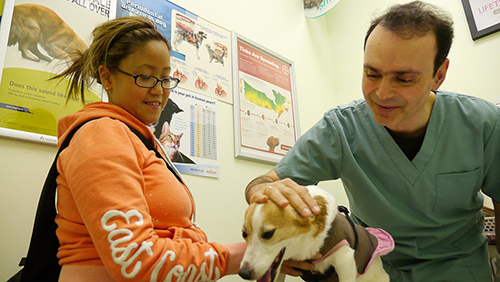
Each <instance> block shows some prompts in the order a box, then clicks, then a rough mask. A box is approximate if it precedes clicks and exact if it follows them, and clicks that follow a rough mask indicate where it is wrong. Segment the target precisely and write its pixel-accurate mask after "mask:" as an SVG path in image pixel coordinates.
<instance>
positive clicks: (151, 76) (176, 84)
mask: <svg viewBox="0 0 500 282" xmlns="http://www.w3.org/2000/svg"><path fill="white" fill-rule="evenodd" d="M112 69H115V70H117V71H119V72H121V73H123V74H125V75H128V76H131V77H133V78H134V82H135V85H137V86H139V87H142V88H154V87H155V86H156V85H157V84H158V82H161V83H160V86H161V88H163V89H167V90H172V89H174V88H176V87H177V86H179V83H180V82H181V80H180V79H178V78H176V77H171V76H169V77H165V78H162V79H159V78H158V77H156V76H153V75H148V74H131V73H128V72H126V71H124V70H121V69H119V68H116V67H115V68H112ZM140 76H143V77H145V76H147V77H150V78H154V79H156V82H155V84H153V85H152V86H145V85H140V84H139V83H137V78H138V77H140ZM164 81H169V82H170V83H172V82H175V85H174V86H171V87H164V86H163V82H164Z"/></svg>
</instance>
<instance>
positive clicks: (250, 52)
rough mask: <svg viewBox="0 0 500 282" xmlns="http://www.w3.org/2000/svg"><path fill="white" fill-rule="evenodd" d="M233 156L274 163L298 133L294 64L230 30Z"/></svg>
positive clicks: (293, 141)
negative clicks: (231, 37)
mask: <svg viewBox="0 0 500 282" xmlns="http://www.w3.org/2000/svg"><path fill="white" fill-rule="evenodd" d="M233 47H234V49H235V50H234V53H235V58H236V59H235V60H234V62H233V64H234V66H233V70H234V75H233V76H234V80H235V81H234V92H235V101H234V119H235V147H236V150H235V152H236V157H243V158H250V159H256V160H261V161H266V162H273V163H277V162H278V161H279V160H280V159H281V158H282V157H283V156H284V155H285V154H286V153H287V152H288V151H289V150H290V149H291V148H292V146H293V145H294V144H295V142H296V140H297V138H298V136H299V126H298V112H297V102H296V91H295V77H294V65H293V63H292V62H291V61H289V60H287V59H286V58H283V57H282V56H280V55H278V54H276V53H274V52H272V51H270V50H268V49H267V48H265V47H263V46H261V45H259V44H257V43H255V42H252V41H250V40H249V39H247V38H244V37H243V36H241V35H239V34H237V33H233Z"/></svg>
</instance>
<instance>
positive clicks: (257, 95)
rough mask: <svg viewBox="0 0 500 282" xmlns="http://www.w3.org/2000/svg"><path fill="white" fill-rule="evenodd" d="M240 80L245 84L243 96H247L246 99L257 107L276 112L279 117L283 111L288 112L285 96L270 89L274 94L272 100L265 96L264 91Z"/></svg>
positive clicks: (287, 102) (288, 103)
mask: <svg viewBox="0 0 500 282" xmlns="http://www.w3.org/2000/svg"><path fill="white" fill-rule="evenodd" d="M242 81H243V83H244V85H245V88H244V89H245V98H247V100H248V101H250V102H251V103H253V104H255V105H257V106H259V107H262V108H265V109H269V110H272V111H274V112H276V113H277V114H278V117H280V116H281V114H282V113H283V112H284V111H287V112H288V108H289V107H290V101H288V100H287V99H286V97H285V96H283V95H281V94H280V93H279V92H277V91H275V90H272V91H273V95H274V101H273V100H271V99H269V97H267V95H266V93H264V92H261V91H259V90H257V89H255V88H253V87H252V86H251V85H250V84H248V83H247V82H246V81H245V80H242Z"/></svg>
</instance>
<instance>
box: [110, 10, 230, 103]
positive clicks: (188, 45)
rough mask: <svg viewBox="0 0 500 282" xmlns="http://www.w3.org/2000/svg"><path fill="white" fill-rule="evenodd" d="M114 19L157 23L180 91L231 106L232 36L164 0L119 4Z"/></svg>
mask: <svg viewBox="0 0 500 282" xmlns="http://www.w3.org/2000/svg"><path fill="white" fill-rule="evenodd" d="M116 5H117V6H116V17H124V16H130V15H137V16H143V17H146V18H149V19H151V20H153V21H155V22H156V24H157V26H158V28H159V29H160V30H161V31H162V33H163V35H165V37H167V39H168V40H169V41H170V42H171V44H172V51H171V54H170V55H171V66H172V76H173V77H176V78H179V79H180V80H181V84H180V85H179V87H181V88H184V89H187V90H190V91H194V92H196V93H200V94H202V95H205V96H209V97H213V98H216V99H218V100H220V101H223V102H226V103H230V104H232V103H233V92H232V71H231V57H232V50H231V32H230V31H229V30H227V29H224V28H222V27H220V26H218V25H216V24H214V23H211V22H209V21H207V20H205V19H203V18H201V17H198V16H197V15H196V14H194V13H192V12H190V11H188V10H186V9H184V8H182V7H180V6H178V5H176V4H174V3H171V2H169V1H165V0H119V1H118V2H117V4H116Z"/></svg>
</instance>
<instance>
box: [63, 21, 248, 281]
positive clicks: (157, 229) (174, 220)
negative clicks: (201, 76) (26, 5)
mask: <svg viewBox="0 0 500 282" xmlns="http://www.w3.org/2000/svg"><path fill="white" fill-rule="evenodd" d="M170 49H171V47H170V44H169V42H168V41H167V39H166V38H165V37H164V36H163V35H161V34H160V33H159V32H158V30H157V29H156V28H155V25H154V23H152V22H151V21H149V20H147V19H144V18H141V17H123V18H118V19H115V20H111V21H108V22H106V23H103V24H102V25H100V26H98V27H96V28H95V30H94V31H93V42H92V44H91V45H90V47H89V49H88V50H86V51H85V52H84V53H83V54H78V55H77V56H76V57H75V58H76V59H74V61H73V63H72V64H71V66H70V67H69V68H68V69H67V70H66V71H65V72H64V73H62V74H60V75H58V76H57V77H56V78H62V77H69V78H70V84H69V95H68V99H75V98H79V99H82V101H85V97H84V89H85V88H86V87H87V86H88V85H89V84H90V83H91V82H92V81H93V80H96V81H97V82H98V83H100V84H102V86H103V87H104V89H105V90H106V92H107V95H108V97H109V103H104V102H97V103H92V104H88V105H85V106H84V108H83V109H82V110H80V111H78V112H76V113H74V114H71V115H68V116H65V117H63V118H61V119H60V120H59V124H58V137H59V140H60V142H62V141H63V140H64V138H65V137H66V135H67V133H68V132H69V131H71V129H72V128H74V127H75V126H77V125H78V124H80V123H82V122H84V121H87V120H89V119H93V118H97V119H95V120H92V121H90V122H88V123H86V124H85V125H84V126H83V127H82V128H80V129H79V130H78V131H77V132H76V134H75V135H74V137H73V138H72V139H71V143H70V145H69V146H68V147H67V148H66V149H65V150H63V151H62V153H61V154H60V156H59V159H58V171H59V173H60V174H59V176H58V178H57V183H58V195H57V200H58V201H57V208H58V215H57V217H56V223H57V225H58V229H57V236H58V239H59V242H60V244H61V247H60V248H59V252H58V258H59V263H60V264H61V265H62V270H61V275H60V281H122V280H123V281H181V280H182V281H184V280H183V279H187V280H189V281H191V280H190V279H194V280H195V281H213V280H216V279H218V278H220V277H222V276H224V275H227V274H234V273H237V271H238V269H239V262H240V260H241V257H242V255H243V252H244V249H245V244H244V243H234V244H226V245H221V244H217V243H207V238H206V235H205V233H204V232H203V231H202V230H200V229H199V228H197V227H196V226H195V224H194V221H193V217H194V201H193V198H192V195H191V194H190V192H189V190H188V189H187V187H186V186H184V184H183V183H182V182H181V181H180V180H178V178H177V177H176V175H175V173H173V172H172V171H171V170H169V168H168V167H167V166H166V163H165V162H164V160H162V159H160V158H158V157H156V156H155V153H154V152H153V151H149V150H148V149H147V148H146V147H145V145H144V143H143V142H142V141H141V140H140V139H139V138H138V137H137V136H136V135H135V134H134V133H132V131H131V130H130V129H129V127H128V126H130V127H132V128H134V129H135V130H136V131H138V132H139V133H140V134H142V135H143V136H144V137H146V138H147V139H148V140H149V141H150V142H152V143H153V144H156V143H155V138H154V136H153V135H152V133H151V132H150V131H149V129H148V127H147V125H149V124H152V123H153V122H155V121H156V120H158V118H159V116H160V113H161V112H162V110H163V108H164V106H165V104H166V103H167V100H168V97H169V94H170V89H173V88H175V87H176V86H177V84H178V82H179V81H178V80H177V79H175V78H172V77H170V76H169V75H170V57H169V56H170ZM155 147H156V148H157V149H160V147H159V145H155ZM179 179H180V178H179ZM194 280H193V281H194Z"/></svg>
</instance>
